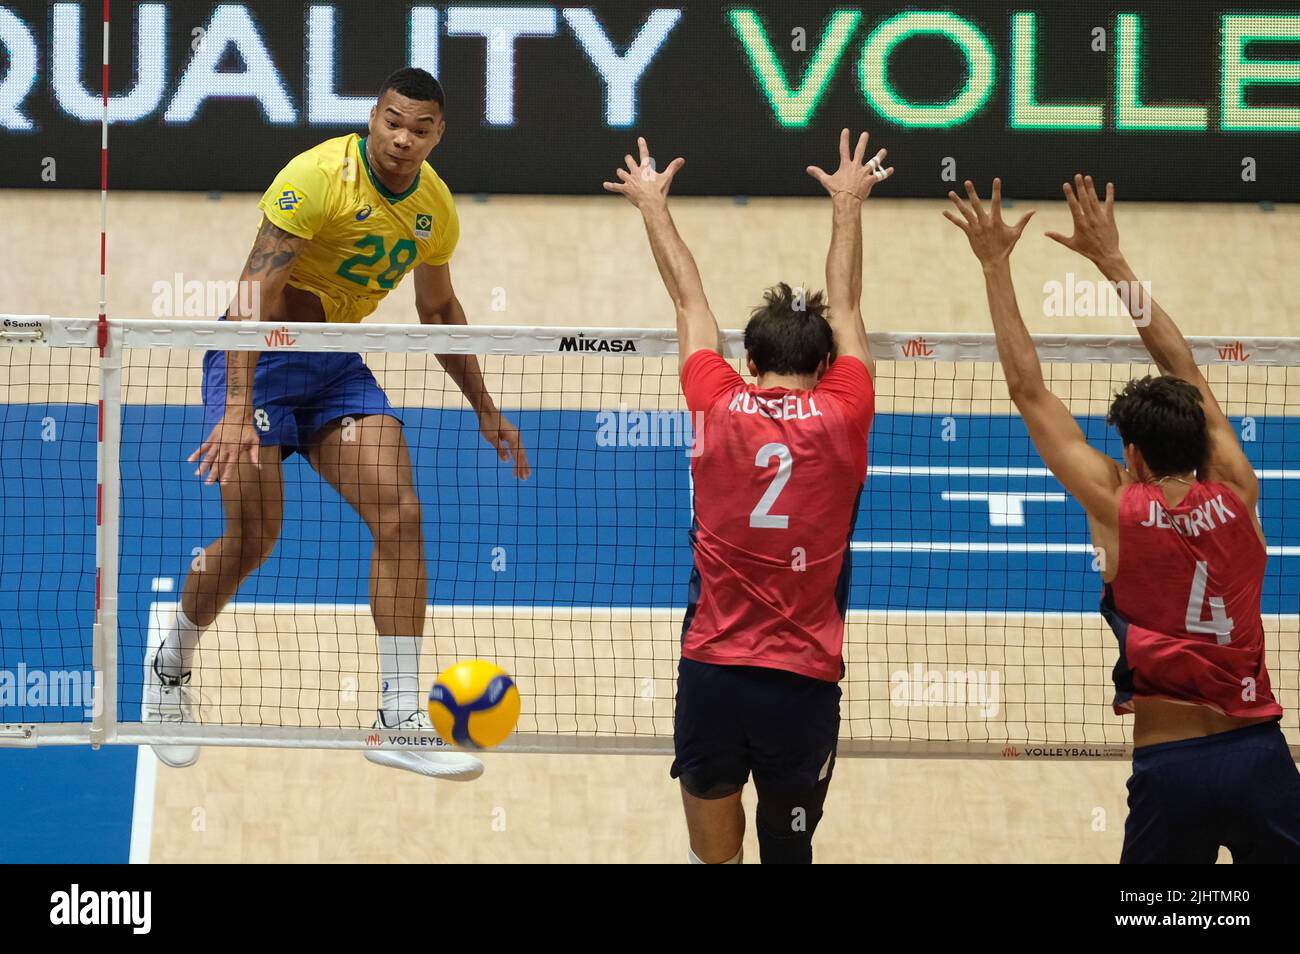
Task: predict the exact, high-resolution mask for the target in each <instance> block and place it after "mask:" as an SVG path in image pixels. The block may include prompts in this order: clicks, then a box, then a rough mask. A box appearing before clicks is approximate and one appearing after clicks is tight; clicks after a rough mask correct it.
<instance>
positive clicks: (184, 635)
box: [158, 603, 203, 679]
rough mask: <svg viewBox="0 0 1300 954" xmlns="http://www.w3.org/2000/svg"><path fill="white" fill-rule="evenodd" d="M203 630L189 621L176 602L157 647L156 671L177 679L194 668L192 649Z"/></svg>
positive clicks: (194, 648) (197, 642) (197, 644)
mask: <svg viewBox="0 0 1300 954" xmlns="http://www.w3.org/2000/svg"><path fill="white" fill-rule="evenodd" d="M202 637H203V630H201V629H199V627H198V626H197V625H196V624H195V623H193V622H191V621H190V618H189V617H188V616H186V615H185V610H183V609H181V606H180V604H179V603H177V604H176V615H175V616H174V617H173V618H172V622H171V625H170V626H168V627H167V629H166V630H164V633H163V641H162V645H161V646H160V647H159V649H158V671H159V672H161V673H162V674H163V675H164V676H167V677H168V678H169V679H179V678H180V677H181V676H183V675H185V674H186V673H187V672H189V671H190V670H191V669H193V668H194V650H196V649H197V648H198V646H199V640H200V639H201V638H202Z"/></svg>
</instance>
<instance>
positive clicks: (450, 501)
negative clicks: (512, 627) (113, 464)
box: [0, 404, 1300, 861]
mask: <svg viewBox="0 0 1300 954" xmlns="http://www.w3.org/2000/svg"><path fill="white" fill-rule="evenodd" d="M512 418H513V419H514V421H515V423H516V424H517V425H518V426H519V427H520V430H521V431H522V432H523V434H524V439H525V442H526V444H527V446H528V450H529V456H530V459H531V462H532V465H533V477H532V479H531V480H529V481H528V482H527V483H523V484H520V483H518V482H517V481H515V479H514V478H513V476H512V475H511V472H510V468H509V467H508V466H506V465H502V464H500V463H499V462H498V461H497V459H496V456H495V454H494V452H493V451H492V450H491V449H490V448H489V447H488V446H487V445H486V444H485V443H484V442H483V441H482V439H481V437H480V436H479V434H478V429H477V425H476V422H475V419H474V417H473V415H472V414H470V413H469V412H465V411H449V410H432V409H428V410H409V411H407V412H405V414H404V420H405V423H406V426H407V434H408V440H409V442H410V443H411V446H412V453H413V456H414V462H415V472H416V479H417V482H418V484H419V490H420V496H421V499H422V501H423V504H424V519H425V535H426V540H427V543H428V551H429V577H430V585H431V590H432V600H433V602H435V603H439V604H458V605H464V604H483V605H505V604H513V605H537V606H546V607H551V606H557V605H560V606H657V607H664V606H669V607H671V606H682V605H683V604H684V602H685V598H686V586H687V579H688V576H689V572H690V560H691V557H690V550H689V546H688V543H687V536H686V532H687V528H688V527H689V524H690V501H689V477H688V457H687V456H686V451H685V450H684V448H682V447H680V446H675V447H628V446H600V445H599V444H598V441H597V432H598V428H597V423H596V415H595V413H594V412H576V411H522V412H516V413H514V414H513V415H512ZM51 419H53V420H54V421H55V422H56V423H57V427H58V433H59V437H58V439H57V440H53V441H51V440H49V439H48V436H47V439H42V431H43V427H44V428H46V430H47V432H48V421H49V420H51ZM1255 421H1256V424H1255V432H1256V434H1257V436H1258V440H1257V441H1255V442H1253V443H1248V444H1245V445H1244V446H1245V448H1246V452H1247V454H1248V455H1249V456H1250V457H1251V460H1252V462H1253V463H1254V465H1255V467H1256V469H1257V470H1258V471H1260V473H1261V476H1262V478H1263V480H1262V486H1261V500H1260V516H1261V519H1262V520H1263V523H1264V528H1265V531H1266V533H1267V535H1268V538H1269V544H1270V553H1271V554H1272V556H1271V559H1270V561H1269V570H1268V577H1267V580H1266V584H1265V591H1264V606H1263V610H1264V612H1265V613H1270V614H1271V613H1296V612H1297V611H1300V419H1292V418H1280V417H1279V418H1264V417H1257V418H1256V419H1255ZM43 422H45V423H43ZM1080 424H1081V426H1082V427H1083V428H1084V431H1085V433H1086V434H1087V435H1088V438H1089V440H1090V441H1092V442H1093V443H1094V445H1095V446H1098V447H1100V448H1102V449H1104V450H1105V451H1106V452H1107V453H1109V454H1111V455H1112V456H1113V457H1115V458H1116V459H1118V458H1119V457H1120V446H1119V441H1118V438H1117V437H1115V436H1114V435H1113V434H1111V433H1109V431H1108V429H1107V428H1106V426H1105V423H1104V421H1103V420H1101V419H1100V418H1085V419H1081V420H1080ZM123 435H124V445H123V448H122V530H121V537H120V541H121V542H120V545H121V576H120V596H121V605H120V609H119V620H120V639H121V644H122V649H121V665H122V666H123V667H124V671H125V670H126V669H130V668H132V667H138V666H139V664H140V661H141V653H142V647H143V644H144V640H145V626H146V623H147V620H148V614H149V609H150V605H151V604H152V602H153V601H154V600H155V599H157V598H158V595H157V593H156V592H155V589H154V581H155V579H158V578H167V579H171V580H175V581H179V579H180V578H181V577H182V576H183V574H184V571H185V569H186V567H187V566H188V565H189V562H190V560H191V559H192V558H193V557H192V551H193V548H195V547H198V546H202V545H203V544H205V543H207V542H208V541H209V540H210V539H212V538H213V537H215V536H216V535H217V534H218V533H219V532H220V529H221V523H222V518H221V508H220V502H219V498H218V493H217V490H216V489H215V488H211V487H209V488H205V487H202V486H201V485H200V483H199V482H198V481H197V480H196V479H195V478H194V477H193V469H194V468H193V465H190V464H187V463H186V462H185V458H186V457H187V456H188V454H189V453H190V452H191V451H192V450H194V449H195V448H196V447H197V446H198V445H199V443H200V442H201V441H202V439H203V438H204V437H205V436H206V428H205V427H204V425H203V423H202V409H201V408H199V407H197V406H173V405H128V406H127V407H126V408H125V409H124V422H123ZM945 436H947V437H949V438H952V439H950V440H945V439H944V437H945ZM0 442H2V444H3V446H4V447H5V449H6V451H5V455H4V458H3V459H2V460H0V566H3V567H4V586H3V587H0V633H3V640H2V641H0V672H9V673H16V672H17V671H18V669H19V667H20V666H24V667H26V668H27V669H28V670H36V669H43V670H53V669H59V670H85V669H89V668H90V626H91V620H92V618H93V612H94V517H95V476H94V474H95V416H94V408H92V407H88V406H85V405H18V404H11V405H5V406H3V407H0ZM871 466H872V472H871V476H870V477H869V479H868V485H867V490H866V492H865V493H864V494H863V495H862V503H861V510H860V512H859V515H858V520H857V525H856V528H855V530H854V532H853V535H852V544H853V550H854V564H853V577H852V588H851V593H850V608H851V609H859V610H861V609H886V608H887V609H905V610H946V611H949V612H953V611H982V610H1011V611H1048V612H1091V611H1093V610H1095V609H1096V606H1097V600H1098V597H1099V595H1100V593H1099V590H1100V584H1099V582H1098V577H1097V575H1096V573H1095V572H1094V571H1093V570H1092V559H1093V558H1092V552H1091V548H1090V547H1089V546H1088V532H1087V526H1086V521H1085V519H1084V516H1083V513H1082V511H1081V510H1080V509H1079V507H1078V506H1077V505H1076V504H1075V503H1074V502H1073V501H1072V500H1070V499H1067V497H1066V496H1065V494H1064V491H1063V490H1062V488H1061V487H1060V485H1059V484H1058V483H1057V482H1056V481H1055V479H1053V478H1052V477H1051V476H1050V474H1047V473H1046V471H1044V470H1043V468H1042V463H1041V461H1040V460H1039V459H1038V457H1037V455H1036V454H1035V453H1034V451H1033V449H1032V447H1031V446H1030V443H1029V440H1028V436H1027V434H1026V432H1025V429H1024V425H1023V423H1022V422H1021V421H1020V419H1019V418H1018V417H1010V416H957V417H955V418H948V419H947V420H945V418H944V417H941V416H938V415H934V416H930V415H909V414H893V415H879V416H877V418H876V421H875V423H874V425H873V429H872V437H871ZM286 483H287V487H286V501H285V513H284V525H283V533H282V539H281V543H280V545H279V547H278V548H277V551H276V553H275V554H274V556H273V557H272V558H271V559H270V560H269V561H268V563H267V564H266V565H265V566H264V567H263V568H262V569H261V570H260V571H259V572H258V573H257V574H256V575H255V576H254V577H253V578H252V579H251V580H250V581H249V582H248V583H247V584H246V585H245V587H244V589H243V590H242V591H241V593H240V595H239V597H237V599H239V600H258V601H271V600H274V601H277V602H291V601H300V602H304V603H319V602H327V603H364V602H365V601H366V598H367V597H366V593H367V580H368V573H369V560H370V537H369V533H368V531H367V530H366V529H365V527H364V526H363V525H362V524H361V522H360V520H359V519H357V518H356V517H355V516H354V515H353V514H352V513H351V511H350V510H348V509H347V507H346V506H345V505H344V504H343V503H342V501H341V500H340V499H339V497H338V496H337V495H336V494H335V493H334V491H333V490H332V489H330V488H329V487H327V486H325V485H324V484H323V483H322V482H321V481H320V480H319V479H318V478H316V476H315V475H314V473H313V472H311V470H310V469H309V468H308V467H307V466H306V464H305V463H303V462H302V461H301V458H298V457H294V458H291V459H290V461H289V462H287V463H286ZM498 547H504V548H505V550H506V552H507V554H508V562H507V566H508V569H507V570H506V571H505V572H495V571H494V570H493V555H494V552H495V548H498ZM32 702H33V700H32V699H30V698H25V699H17V700H15V699H13V698H5V697H4V696H0V722H7V723H13V722H20V721H33V722H36V721H78V720H85V719H88V715H87V713H86V711H85V709H84V708H79V707H69V708H64V709H59V708H56V707H51V706H48V705H33V704H30V703H32ZM24 703H27V704H24ZM138 705H139V698H138V690H137V693H136V695H135V697H132V696H131V693H130V692H129V691H128V690H127V689H126V687H124V688H123V693H122V699H121V715H122V716H123V717H125V718H135V717H136V714H137V713H138ZM135 756H136V753H135V750H134V749H121V750H112V749H106V750H104V751H100V752H91V751H89V750H85V749H77V750H67V751H58V750H52V749H42V750H39V751H35V752H33V751H13V750H5V749H3V748H0V813H3V814H0V817H2V818H3V822H0V860H10V861H14V860H47V861H68V860H82V861H90V860H95V861H101V860H102V861H125V860H127V856H128V851H129V845H130V841H131V815H132V801H133V800H132V793H133V787H134V779H135V762H136V758H135Z"/></svg>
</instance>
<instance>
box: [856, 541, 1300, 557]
mask: <svg viewBox="0 0 1300 954" xmlns="http://www.w3.org/2000/svg"><path fill="white" fill-rule="evenodd" d="M849 549H851V550H853V551H855V552H861V553H1092V552H1093V549H1092V545H1091V544H1087V543H962V542H953V541H948V540H897V541H896V540H854V541H852V542H851V543H850V544H849ZM1268 555H1269V556H1287V557H1293V556H1300V546H1285V547H1269V548H1268Z"/></svg>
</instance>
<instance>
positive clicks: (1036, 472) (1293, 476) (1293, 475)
mask: <svg viewBox="0 0 1300 954" xmlns="http://www.w3.org/2000/svg"><path fill="white" fill-rule="evenodd" d="M1255 474H1256V476H1258V477H1259V479H1260V480H1300V470H1257V471H1255ZM867 476H869V477H871V476H876V477H1051V476H1052V472H1051V471H1050V470H1048V469H1047V468H1046V467H906V466H893V465H890V464H885V465H882V466H878V467H877V466H872V467H868V468H867Z"/></svg>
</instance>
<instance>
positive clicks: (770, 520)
mask: <svg viewBox="0 0 1300 954" xmlns="http://www.w3.org/2000/svg"><path fill="white" fill-rule="evenodd" d="M773 459H775V460H776V461H777V467H776V476H775V477H773V478H772V482H771V483H770V484H768V485H767V493H765V494H763V499H761V500H760V501H759V502H758V506H757V507H755V508H754V511H753V513H751V514H750V515H749V525H750V526H751V527H759V528H760V529H769V530H786V529H788V528H789V526H790V518H789V517H788V516H785V515H783V514H779V513H772V505H773V504H775V503H776V498H777V497H779V496H781V491H782V490H784V489H785V485H786V484H787V483H788V482H789V480H790V471H791V469H792V468H793V467H794V460H793V459H792V458H791V456H790V448H788V447H786V446H785V445H784V444H776V443H772V444H764V445H763V446H762V447H760V448H759V449H758V453H757V454H756V455H755V456H754V466H755V467H763V468H767V467H770V466H771V464H772V461H773Z"/></svg>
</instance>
